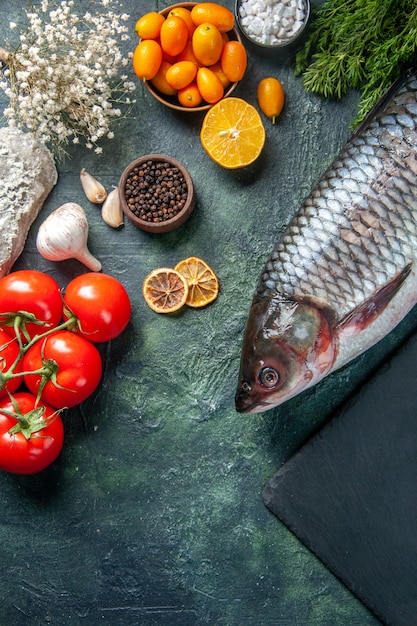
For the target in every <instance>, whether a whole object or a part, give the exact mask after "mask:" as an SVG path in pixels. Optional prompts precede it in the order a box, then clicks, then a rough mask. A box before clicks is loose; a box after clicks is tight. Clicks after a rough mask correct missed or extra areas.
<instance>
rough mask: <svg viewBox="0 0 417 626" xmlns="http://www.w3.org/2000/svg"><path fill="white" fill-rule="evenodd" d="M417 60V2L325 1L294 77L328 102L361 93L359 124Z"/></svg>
mask: <svg viewBox="0 0 417 626" xmlns="http://www.w3.org/2000/svg"><path fill="white" fill-rule="evenodd" d="M416 61H417V3H416V2H415V0H384V1H383V2H381V0H325V1H324V3H323V4H322V5H321V6H320V7H319V8H316V9H313V12H312V23H311V26H310V31H309V34H308V37H307V39H306V41H305V43H304V44H303V46H302V47H301V48H300V49H299V50H298V52H297V54H296V57H295V73H296V75H297V76H302V78H303V84H304V87H305V89H306V91H308V92H313V93H317V94H318V95H320V96H323V97H325V98H338V99H339V98H341V97H342V96H343V95H344V94H345V93H346V92H347V91H349V90H350V89H355V90H358V91H360V98H359V104H358V113H357V117H356V119H355V121H354V125H356V124H358V123H359V122H360V121H361V120H362V119H363V118H364V117H365V116H366V114H367V113H368V112H369V111H370V109H371V108H372V107H373V106H374V105H375V103H376V102H377V101H378V99H379V98H380V97H381V96H382V95H383V94H384V92H385V91H386V90H387V89H388V88H389V86H390V85H391V84H392V82H393V81H394V80H395V79H396V78H398V77H399V76H400V75H401V73H402V72H403V71H404V70H405V69H407V68H408V67H410V66H411V65H413V64H414V63H416Z"/></svg>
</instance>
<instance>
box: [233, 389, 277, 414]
mask: <svg viewBox="0 0 417 626" xmlns="http://www.w3.org/2000/svg"><path fill="white" fill-rule="evenodd" d="M269 406H270V404H269V402H262V401H260V400H255V401H254V402H249V401H248V399H247V398H246V397H242V396H241V395H240V394H236V396H235V408H236V411H237V412H238V413H262V411H267V410H268V408H269Z"/></svg>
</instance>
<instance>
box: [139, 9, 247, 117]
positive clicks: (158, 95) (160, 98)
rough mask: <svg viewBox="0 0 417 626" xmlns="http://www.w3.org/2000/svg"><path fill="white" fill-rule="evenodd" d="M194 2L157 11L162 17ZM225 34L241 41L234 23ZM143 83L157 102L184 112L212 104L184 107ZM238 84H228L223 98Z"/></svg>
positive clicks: (146, 82) (149, 83) (203, 109)
mask: <svg viewBox="0 0 417 626" xmlns="http://www.w3.org/2000/svg"><path fill="white" fill-rule="evenodd" d="M196 4H198V3H197V2H177V3H176V4H171V5H170V6H169V7H166V8H165V9H162V10H161V11H159V13H161V14H162V15H163V16H164V17H166V16H167V15H168V13H169V12H170V11H172V9H175V8H177V7H185V8H186V9H192V8H193V6H195V5H196ZM227 35H228V36H229V39H234V40H237V41H240V42H241V43H242V37H241V36H240V32H239V30H238V28H237V27H236V25H235V26H234V27H233V28H232V30H230V31H229V32H228V33H227ZM144 84H145V87H146V89H147V90H148V91H149V93H150V94H151V95H152V96H153V97H154V98H155V99H156V100H158V102H160V103H161V104H164V105H165V106H167V107H169V108H170V109H175V110H176V111H183V112H184V113H199V112H200V111H207V110H208V109H210V108H211V107H212V106H213V105H212V104H209V103H207V102H202V103H201V104H200V106H198V107H184V106H182V104H180V103H179V102H178V99H177V97H176V96H166V95H164V94H163V93H161V92H160V91H158V90H157V89H156V87H154V86H153V85H152V83H151V81H149V80H146V81H144ZM238 84H239V83H237V82H236V83H230V85H229V86H228V87H227V88H226V89H225V91H224V96H223V98H227V96H230V95H231V94H232V93H233V92H234V90H235V89H236V87H237V85H238Z"/></svg>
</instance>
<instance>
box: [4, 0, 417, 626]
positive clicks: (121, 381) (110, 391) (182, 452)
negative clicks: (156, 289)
mask: <svg viewBox="0 0 417 626" xmlns="http://www.w3.org/2000/svg"><path fill="white" fill-rule="evenodd" d="M85 4H86V3H83V2H78V1H77V2H76V8H77V10H78V9H80V7H82V6H84V5H85ZM169 4H170V3H169V2H162V1H157V0H155V1H152V2H149V1H144V0H137V1H134V0H125V1H124V2H123V3H122V6H123V10H124V11H125V12H126V13H129V14H130V16H131V17H130V21H129V24H130V26H131V32H132V38H131V41H130V42H127V43H126V44H125V50H126V52H128V50H133V48H134V46H135V45H136V40H135V39H136V36H135V34H134V31H133V27H134V24H135V22H136V20H137V19H138V18H139V17H140V16H141V15H142V14H143V13H145V12H147V11H149V10H153V9H156V10H160V9H162V8H164V7H166V6H168V5H169ZM224 4H225V5H227V6H229V7H230V8H233V2H232V1H231V0H225V2H224ZM2 9H3V11H2V20H1V22H0V40H2V39H3V38H4V37H5V36H6V34H7V32H8V24H9V21H12V20H13V21H15V22H18V23H19V24H22V16H23V14H22V9H21V3H20V2H17V0H11V1H10V2H7V3H6V2H5V0H2ZM80 10H81V9H80ZM268 75H274V76H277V77H278V78H280V79H281V81H282V82H283V84H284V87H285V91H286V94H287V101H286V106H285V109H284V112H283V114H282V116H281V117H280V119H279V123H277V125H276V126H272V125H271V124H270V123H269V122H268V121H267V120H265V126H266V134H267V139H266V145H265V149H264V151H263V154H262V156H261V158H260V159H259V161H258V162H257V164H256V166H255V167H253V168H252V169H251V170H250V171H248V172H243V171H235V172H233V171H227V170H223V169H220V168H219V167H218V166H217V165H216V164H215V163H213V162H212V161H211V160H210V159H209V157H208V156H207V155H206V153H205V152H204V151H203V149H202V147H201V144H200V140H199V129H200V126H201V122H202V116H200V115H194V114H179V113H175V112H173V111H171V110H168V109H166V108H164V107H163V106H161V105H160V104H159V103H157V102H156V101H154V100H153V99H152V97H151V96H150V95H149V94H148V93H147V91H146V90H145V89H144V88H143V87H142V86H141V85H140V84H139V81H138V89H137V95H136V98H137V103H136V105H135V107H134V109H133V111H132V116H131V117H130V118H129V119H125V120H122V121H120V123H119V124H118V125H117V127H116V128H115V133H116V138H115V139H114V140H112V141H109V142H108V143H104V144H103V147H104V150H103V154H102V155H101V156H96V155H94V154H93V153H91V152H89V151H87V150H85V149H82V148H79V149H77V150H74V151H73V152H72V153H71V158H70V159H67V160H66V161H65V162H64V163H61V164H59V166H58V167H59V182H58V184H57V185H56V187H55V189H54V190H53V192H52V193H51V195H50V197H49V199H48V201H47V203H46V204H45V206H44V208H43V210H42V213H41V215H40V216H39V218H38V220H37V221H36V223H35V224H34V225H33V227H32V229H31V232H30V235H29V238H28V241H27V245H26V248H25V252H24V254H23V255H22V257H21V258H20V259H19V261H18V263H17V264H16V268H23V267H29V268H38V269H42V270H44V271H47V272H49V273H51V274H52V275H53V276H54V277H55V278H56V279H57V280H58V282H59V283H60V285H61V286H62V287H64V286H65V284H66V283H67V282H68V281H69V280H70V279H71V278H72V277H73V276H74V275H77V274H80V273H82V272H84V271H85V268H84V267H83V266H81V265H80V264H79V263H77V262H75V261H69V262H61V263H52V262H48V261H45V260H43V259H42V258H41V257H40V256H39V255H38V253H37V251H36V248H35V245H34V241H35V236H36V233H37V229H38V226H39V224H40V223H41V221H43V219H45V217H46V216H47V215H48V214H49V213H50V212H51V211H52V210H54V209H55V208H57V207H58V206H60V205H61V204H63V203H64V202H67V201H75V202H79V203H80V204H82V206H83V207H84V208H85V210H86V213H87V215H88V219H89V222H90V237H89V246H90V249H91V251H92V252H93V253H94V254H95V255H96V256H97V257H98V258H99V259H100V260H101V261H102V263H103V270H104V271H105V272H107V273H110V274H112V275H114V276H116V277H117V278H119V279H120V280H121V281H122V282H123V284H124V285H125V286H126V288H127V290H128V292H129V294H130V297H131V300H132V304H133V315H132V320H131V323H130V325H129V327H128V329H127V330H126V331H125V332H124V334H123V335H122V336H121V337H120V338H118V339H117V340H115V341H113V342H111V344H109V345H108V346H106V347H103V348H102V354H103V357H104V360H105V368H104V376H103V381H102V384H101V386H100V388H99V390H98V391H97V393H96V394H95V396H94V397H93V398H91V399H90V400H88V401H87V402H86V403H85V404H84V405H82V406H81V407H78V408H76V409H73V410H71V411H70V412H68V414H67V415H66V416H65V423H66V441H65V447H64V450H63V452H62V454H61V456H60V458H59V459H58V460H57V461H56V463H55V464H54V465H53V466H52V467H50V468H49V469H48V470H46V471H45V472H43V473H42V474H39V475H37V476H34V477H16V476H12V475H8V474H1V475H0V493H1V502H2V504H1V507H0V560H1V563H2V567H1V573H0V624H1V626H6V625H7V626H14V625H16V626H26V625H28V626H29V625H34V624H42V625H47V624H53V625H57V626H67V625H68V626H76V625H78V624H80V625H83V624H88V625H92V626H95V625H96V624H105V625H109V626H117V625H123V626H133V625H140V626H202V625H203V624H208V625H210V626H214V625H218V626H278V625H279V626H326V625H329V626H330V625H332V626H334V625H338V626H348V625H349V626H371V625H372V626H375V624H378V623H379V622H378V620H377V619H376V618H375V617H374V616H373V615H372V614H371V613H369V612H368V610H367V609H366V608H365V607H364V606H363V605H362V604H361V603H360V602H359V601H358V600H357V599H356V598H355V597H354V596H353V595H351V594H350V592H349V591H347V589H346V588H345V587H344V585H343V584H341V583H340V582H339V581H338V580H337V579H336V577H335V576H334V575H333V574H332V573H331V572H329V571H328V570H327V569H326V568H325V567H324V566H323V565H322V564H321V562H320V561H319V560H318V559H317V558H316V557H315V556H313V555H312V553H310V552H309V551H308V550H307V549H306V548H305V547H304V546H303V545H302V544H301V543H300V542H299V541H298V540H297V539H296V538H295V537H294V535H293V534H292V533H291V532H289V531H288V530H287V528H286V527H285V526H284V525H283V524H281V523H280V522H279V521H278V520H277V518H276V517H274V516H273V515H272V514H271V513H270V512H269V511H268V510H267V508H266V507H265V506H264V504H263V502H262V491H263V488H264V485H265V484H266V482H267V481H268V480H269V478H270V477H271V476H272V475H273V474H274V473H275V471H276V470H277V469H278V468H279V467H281V466H282V465H283V464H284V463H285V462H286V461H287V460H288V459H289V458H290V457H291V456H292V454H293V453H294V452H295V451H296V450H297V449H299V447H300V446H301V445H302V444H303V443H304V442H305V441H306V440H307V439H308V438H309V436H310V435H311V434H312V433H313V432H315V431H316V430H317V428H319V427H320V425H322V424H323V423H324V422H325V421H326V420H327V419H328V418H329V417H330V416H331V415H332V413H333V412H334V411H335V409H336V408H337V407H338V406H340V405H342V404H343V403H344V402H345V401H346V400H347V398H348V397H349V396H350V395H351V394H352V392H353V391H354V390H355V389H356V388H357V387H358V385H359V384H361V383H362V382H363V381H364V380H365V379H366V378H367V377H369V376H370V375H371V374H372V372H373V371H374V369H375V368H376V367H377V366H378V365H379V364H380V363H382V362H383V361H384V360H385V359H386V358H387V356H388V355H389V354H390V353H391V351H392V350H393V349H394V348H395V347H396V346H397V345H398V344H399V343H401V342H402V341H403V340H404V338H405V337H406V336H407V335H408V334H410V332H411V331H412V329H413V328H414V326H415V325H416V321H417V320H416V315H415V314H411V315H410V316H409V317H408V319H407V320H406V321H405V322H404V323H403V324H402V325H401V326H400V327H399V328H398V329H397V330H396V331H395V332H394V333H392V334H391V335H390V336H389V337H388V338H387V339H386V340H384V341H383V342H381V343H380V344H379V345H378V346H377V347H376V348H374V349H373V350H371V351H369V352H368V353H367V355H365V356H363V357H362V358H360V359H358V360H357V361H356V362H355V363H353V364H352V365H350V366H349V367H346V368H345V369H344V370H343V371H340V372H338V373H336V374H335V375H333V376H331V377H329V378H328V379H327V380H325V381H324V382H323V383H322V384H320V385H319V386H318V387H317V388H315V389H312V390H311V391H308V392H307V393H305V394H303V395H302V396H300V397H298V398H295V399H294V400H292V401H290V402H288V403H286V404H284V405H283V406H282V407H281V408H279V409H276V410H274V411H270V412H268V413H265V414H262V415H257V416H247V415H246V416H245V415H238V414H237V413H236V412H235V409H234V391H235V385H236V378H237V370H238V363H239V355H240V342H241V338H242V332H243V328H244V324H245V321H246V316H247V312H248V308H249V304H250V301H251V298H252V293H253V290H254V287H255V283H256V280H257V278H258V275H259V272H260V270H261V268H262V265H263V263H264V261H265V259H266V256H267V255H268V253H269V251H270V249H271V246H272V244H273V242H274V241H275V239H276V237H277V236H278V235H279V233H280V232H282V230H283V228H284V227H285V225H286V224H287V223H288V221H289V219H290V217H291V215H292V214H293V213H294V211H296V210H297V208H298V206H299V204H300V201H301V200H302V198H303V197H304V196H305V195H306V194H307V193H308V192H309V190H310V189H311V187H312V185H313V184H314V182H315V181H316V180H317V178H318V177H319V176H320V174H321V173H322V172H323V171H324V170H325V169H326V167H327V166H328V165H329V163H330V161H331V160H332V159H333V157H334V156H335V155H336V153H337V152H338V151H339V149H340V148H341V147H342V145H343V144H344V142H345V140H346V139H347V137H348V136H349V133H350V131H349V126H350V123H351V120H352V119H353V117H354V115H355V113H356V103H357V96H356V94H350V95H348V96H347V97H345V98H344V99H343V100H342V101H341V102H325V101H322V100H321V99H319V98H317V97H315V96H311V95H308V94H306V93H305V92H304V90H303V86H302V82H301V80H300V79H296V78H295V77H294V72H293V69H292V67H291V65H290V62H289V60H288V59H286V60H280V61H278V60H266V59H263V58H261V57H258V56H256V55H254V54H253V53H250V56H249V63H248V69H247V73H246V76H245V78H244V79H243V80H242V82H241V84H240V85H239V87H238V89H237V91H236V93H235V95H238V96H241V97H243V98H246V99H247V100H248V101H249V102H251V103H252V104H256V87H257V83H258V81H259V80H260V79H261V78H263V77H265V76H268ZM0 104H3V101H1V102H0ZM151 152H162V153H166V154H169V155H171V156H173V157H176V158H177V159H179V160H180V161H182V162H183V163H184V164H185V165H186V167H187V168H188V169H189V171H190V173H191V175H192V177H193V180H194V184H195V187H196V192H197V207H196V210H195V212H194V214H193V216H192V217H191V219H190V220H189V222H187V223H186V224H185V225H184V226H183V227H181V229H179V230H177V231H174V232H173V233H170V234H167V235H162V236H152V235H148V234H146V233H143V232H140V231H138V230H136V229H135V228H134V227H133V226H132V225H131V224H130V223H126V226H125V227H124V228H123V229H122V230H120V231H114V230H112V229H110V228H109V227H107V226H106V225H105V224H104V223H103V222H102V221H101V218H100V215H99V211H98V209H97V208H96V207H95V206H93V205H91V204H90V203H89V202H88V201H86V199H85V197H84V195H83V192H82V189H81V185H80V181H79V173H80V170H81V168H83V167H85V168H86V169H87V170H88V171H89V172H91V173H92V174H93V175H95V176H97V178H99V179H100V180H101V181H102V182H103V183H104V184H105V186H106V187H107V188H108V189H110V188H111V187H112V186H115V185H117V183H118V180H119V177H120V175H121V173H122V171H123V169H124V167H125V166H126V165H127V164H128V163H129V162H130V161H132V160H133V159H134V158H135V157H137V156H138V155H142V154H146V153H151ZM188 255H197V256H200V257H202V258H204V259H205V260H206V261H207V262H208V263H209V264H210V265H211V266H212V267H213V268H214V269H215V271H216V273H217V274H218V277H219V280H220V284H221V293H220V295H219V298H218V299H217V301H216V302H215V303H214V304H213V305H212V306H210V307H209V308H207V309H205V310H200V311H198V310H191V309H187V310H184V311H183V312H182V313H181V314H179V315H177V316H175V317H164V316H158V315H157V314H155V313H153V312H152V311H151V310H150V309H149V308H148V307H147V306H146V304H145V303H144V301H143V299H142V295H141V284H142V280H143V278H144V277H145V276H146V274H147V273H148V272H149V271H150V270H151V269H153V268H155V267H158V266H173V265H175V264H176V262H177V261H179V260H180V259H182V258H184V257H186V256H188ZM364 418H366V415H364Z"/></svg>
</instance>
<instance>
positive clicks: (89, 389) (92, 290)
mask: <svg viewBox="0 0 417 626" xmlns="http://www.w3.org/2000/svg"><path fill="white" fill-rule="evenodd" d="M130 316H131V303H130V299H129V296H128V294H127V292H126V290H125V288H124V286H123V285H122V284H121V283H120V282H119V281H118V280H117V279H115V278H114V277H112V276H109V275H107V274H102V273H95V272H91V273H87V274H83V275H81V276H78V277H76V278H74V279H73V280H71V281H70V282H69V283H68V285H67V286H66V288H65V291H64V293H62V291H61V289H60V287H59V285H58V283H57V282H56V281H55V279H54V278H52V276H50V275H48V274H45V273H43V272H40V271H37V270H20V271H16V272H12V273H11V274H8V275H7V276H4V277H3V278H1V279H0V469H2V470H5V471H8V472H12V473H16V474H33V473H36V472H39V471H41V470H43V469H45V468H46V467H47V466H48V465H50V464H51V463H52V462H53V461H54V460H55V459H56V458H57V456H58V455H59V453H60V452H61V449H62V446H63V441H64V426H63V422H62V418H61V412H62V410H63V409H65V408H69V407H73V406H75V405H77V404H80V403H81V402H83V401H84V400H85V399H86V398H88V397H89V396H90V395H91V394H92V393H93V392H94V391H95V390H96V389H97V386H98V384H99V382H100V380H101V376H102V370H103V366H102V358H101V354H100V352H99V350H98V347H97V346H96V345H95V344H97V343H102V342H107V341H110V340H111V339H114V338H115V337H117V336H118V335H120V333H121V332H122V331H123V330H124V329H125V328H126V326H127V325H128V322H129V320H130Z"/></svg>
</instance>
